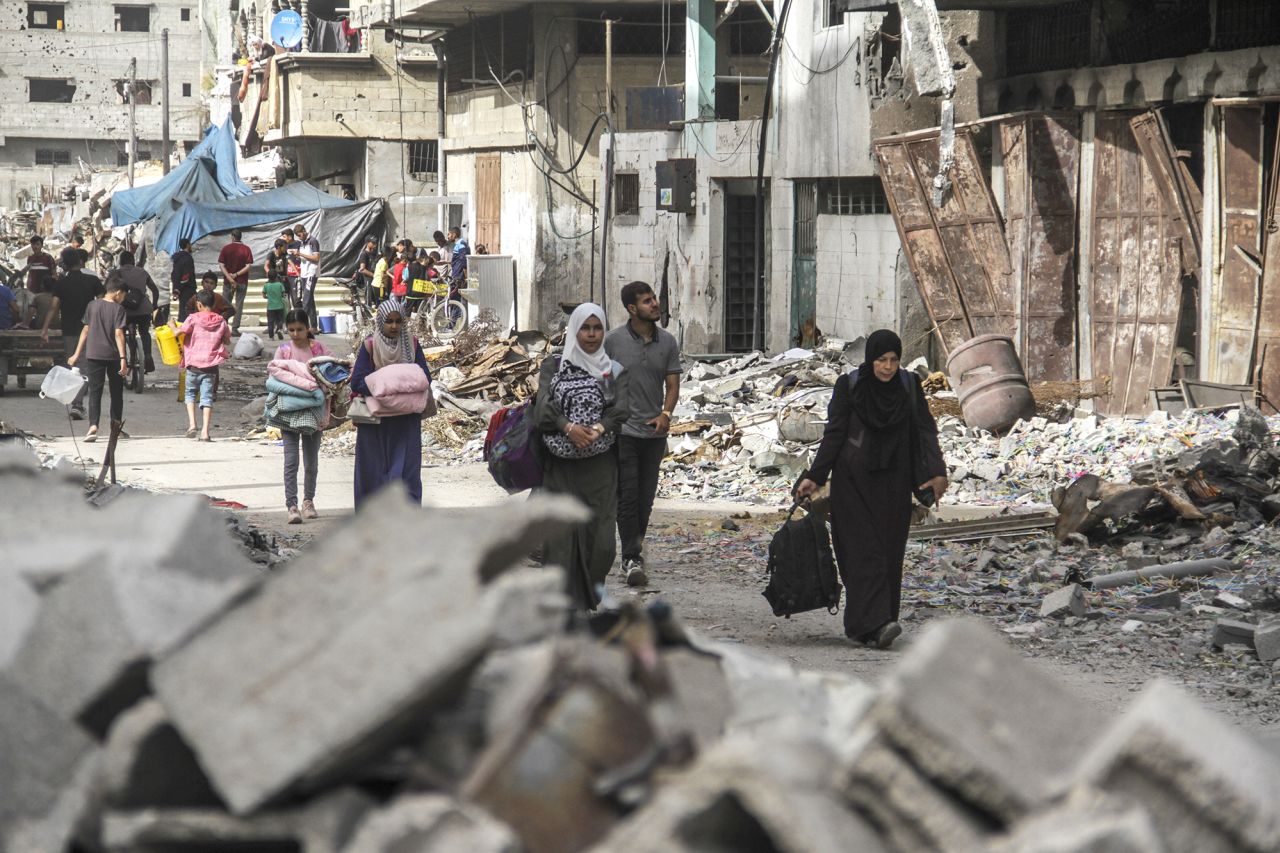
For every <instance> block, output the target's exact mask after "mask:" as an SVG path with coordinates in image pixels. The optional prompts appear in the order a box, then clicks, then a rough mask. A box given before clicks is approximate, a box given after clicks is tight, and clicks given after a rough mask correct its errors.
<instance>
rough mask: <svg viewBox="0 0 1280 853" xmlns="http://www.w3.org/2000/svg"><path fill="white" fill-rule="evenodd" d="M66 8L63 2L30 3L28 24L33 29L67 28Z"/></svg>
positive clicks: (28, 6)
mask: <svg viewBox="0 0 1280 853" xmlns="http://www.w3.org/2000/svg"><path fill="white" fill-rule="evenodd" d="M66 10H67V7H66V5H65V4H63V3H28V4H27V26H28V27H30V28H31V29H33V30H61V29H65V28H66Z"/></svg>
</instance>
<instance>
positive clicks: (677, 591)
mask: <svg viewBox="0 0 1280 853" xmlns="http://www.w3.org/2000/svg"><path fill="white" fill-rule="evenodd" d="M263 364H264V363H263V362H261V361H260V360H259V361H257V362H250V363H247V364H232V365H228V366H227V367H225V368H224V378H223V383H222V392H221V398H220V400H219V402H218V405H217V406H216V407H215V417H214V438H215V440H214V441H213V442H212V443H208V444H205V443H198V442H195V441H192V440H190V439H186V438H183V437H182V432H183V430H184V429H185V426H186V415H185V411H184V409H183V407H182V406H181V405H180V404H179V403H178V402H177V400H176V389H177V372H176V370H174V369H173V368H164V367H162V368H161V369H160V370H159V371H158V372H157V373H156V374H153V375H152V377H150V379H151V387H150V388H149V389H148V390H147V391H146V392H145V393H143V394H142V395H136V394H133V393H128V392H127V400H126V410H125V419H126V429H127V430H128V431H129V433H130V434H131V438H129V439H128V440H126V441H123V442H122V443H121V445H120V448H119V451H118V457H117V461H118V470H119V473H120V476H121V478H122V479H123V480H125V481H127V482H129V483H131V484H134V485H139V486H144V487H147V488H151V489H155V490H158V491H169V492H188V493H198V494H204V495H208V496H210V497H213V498H220V499H223V500H227V501H233V502H236V503H238V504H243V505H244V507H245V508H244V509H243V510H240V512H242V514H243V515H244V516H245V517H246V518H247V520H249V521H250V522H251V523H253V524H255V525H257V526H259V527H262V528H266V529H269V530H271V531H272V532H274V533H276V534H277V535H278V536H280V537H282V540H283V542H284V543H285V544H287V545H289V546H291V547H295V548H299V549H301V548H305V547H306V546H307V544H308V543H309V542H310V541H311V540H312V539H313V538H315V537H316V536H318V535H321V534H323V532H324V531H325V529H326V528H327V527H329V526H331V525H332V524H333V523H334V522H335V520H337V519H340V518H343V517H345V516H347V515H349V514H350V512H351V511H352V489H351V480H352V462H351V459H350V458H348V457H333V456H327V455H322V457H321V466H320V478H319V490H318V494H317V500H316V503H317V506H318V507H319V509H320V511H321V513H322V515H323V517H322V518H321V519H320V520H319V521H317V522H309V523H307V524H305V525H302V526H287V525H285V524H284V520H285V511H284V507H283V495H282V487H281V484H280V472H281V468H282V451H281V448H280V446H279V445H278V444H276V443H272V442H269V441H260V440H246V439H244V438H243V436H245V435H246V434H247V433H248V431H249V429H250V426H251V422H250V421H248V420H247V419H245V418H244V417H242V415H241V413H240V409H241V407H242V406H243V405H244V404H245V403H247V402H248V401H249V400H250V399H252V397H253V396H255V395H256V394H258V393H259V389H260V388H261V381H262V380H261V376H262V371H263ZM33 379H34V377H33ZM34 384H38V383H33V385H34ZM0 420H2V421H4V422H5V423H6V424H7V425H9V426H10V427H18V428H20V429H22V430H25V431H27V432H29V433H33V434H34V435H35V436H36V437H37V438H38V439H39V441H40V443H41V444H42V446H43V447H44V449H46V450H48V451H51V452H54V453H57V454H61V455H64V456H67V457H69V458H73V459H77V458H78V459H81V460H82V461H83V462H84V464H85V465H86V466H87V467H89V468H92V469H93V470H96V463H97V462H98V461H99V460H100V459H101V455H102V453H103V451H104V450H105V446H104V443H102V442H99V443H95V444H88V445H86V444H84V443H83V442H82V441H78V438H79V437H80V436H83V434H84V424H83V423H76V424H74V427H75V436H76V439H73V438H72V436H71V431H70V425H69V424H68V422H67V419H66V414H65V410H64V409H63V407H62V406H60V405H57V404H56V403H53V402H52V401H44V400H40V399H38V397H37V396H36V394H35V393H34V392H33V391H30V390H28V391H18V390H17V389H16V388H15V387H14V385H13V383H12V381H11V382H10V385H9V389H8V394H7V395H6V396H5V397H3V398H0ZM423 481H424V486H425V492H426V495H425V501H424V502H425V503H426V504H427V505H429V506H431V505H436V506H451V507H458V506H487V505H494V504H498V503H501V502H502V501H503V500H506V499H507V498H506V495H505V494H504V493H503V492H502V491H501V490H500V489H498V488H497V487H496V486H494V484H493V483H492V481H491V480H490V479H489V477H488V476H487V473H486V472H485V471H484V469H483V467H482V466H480V465H443V466H435V467H428V468H426V469H425V470H424V471H423ZM747 514H749V516H750V517H744V516H746V515H747ZM730 516H738V517H737V518H735V519H734V524H735V525H736V526H737V527H738V528H739V529H738V530H726V529H722V523H723V522H724V520H725V519H726V518H729V517H730ZM780 518H781V514H780V512H779V511H778V510H777V509H775V508H768V507H759V506H750V505H744V504H734V503H727V502H725V503H714V502H713V503H708V502H705V501H697V502H694V501H681V500H665V501H661V502H660V503H659V505H658V507H657V509H656V513H655V518H654V523H653V528H652V531H651V536H650V543H649V547H648V557H649V568H650V577H651V581H650V585H649V587H648V588H647V589H644V590H640V591H633V590H628V589H627V588H626V587H625V585H622V584H621V583H619V580H618V578H617V576H616V573H615V575H614V576H612V577H611V580H610V586H611V589H612V591H613V592H614V594H615V595H631V594H639V595H641V596H643V597H645V598H650V597H652V596H662V597H663V598H665V599H667V600H668V601H670V602H671V603H672V605H673V606H674V607H675V610H676V612H677V613H678V614H679V616H680V617H681V618H682V619H683V620H684V621H685V623H686V624H688V625H689V626H691V627H693V628H696V629H698V630H699V631H701V632H703V633H704V634H706V635H709V636H711V637H715V638H717V639H720V640H725V641H729V642H740V643H744V644H746V645H747V646H750V647H752V648H757V649H760V650H763V651H767V652H769V653H772V654H774V655H777V656H780V657H783V658H786V659H788V660H790V661H792V662H793V663H794V664H796V665H797V666H800V667H804V668H810V669H823V670H837V671H842V672H848V673H853V674H856V675H858V676H860V677H863V678H866V679H868V680H871V681H875V680H877V679H878V678H880V677H881V676H882V675H883V673H884V672H885V671H886V670H887V669H888V668H889V667H890V666H891V665H892V664H893V663H894V661H896V660H897V659H898V658H899V657H900V656H901V654H902V652H903V650H904V649H907V648H909V647H910V645H911V641H912V637H913V636H914V635H916V634H918V632H919V630H920V628H921V627H922V626H923V624H924V623H925V622H927V621H928V620H930V619H934V618H938V617H940V616H944V615H955V614H956V613H958V612H961V610H963V609H964V608H963V607H959V606H953V607H944V608H936V607H932V606H929V604H930V602H929V600H928V597H927V596H923V595H915V594H913V593H912V591H911V590H910V589H909V590H908V591H907V592H906V593H905V594H904V616H903V627H904V629H905V631H906V633H905V635H904V637H903V639H902V640H901V641H900V642H899V644H898V645H897V646H895V648H894V649H893V650H892V651H887V652H886V651H879V650H874V649H868V648H865V647H862V646H860V645H856V644H853V643H851V642H849V641H848V640H846V639H844V637H843V635H842V632H841V628H840V617H839V616H838V615H829V614H826V613H807V614H802V615H800V616H797V617H795V618H793V619H780V618H775V617H774V616H773V615H772V613H771V612H770V610H769V607H768V605H767V603H766V602H765V600H764V599H763V598H762V597H761V594H760V593H761V590H762V589H763V585H764V580H763V575H764V566H765V553H766V550H767V545H768V541H769V537H770V535H771V534H772V532H773V530H774V529H775V528H776V526H777V524H778V522H779V520H780ZM730 526H733V525H730ZM1015 642H1016V643H1017V645H1018V647H1019V648H1020V649H1021V650H1023V651H1024V653H1026V654H1027V655H1028V657H1029V658H1031V659H1032V660H1033V661H1034V663H1035V665H1036V666H1038V667H1041V668H1042V669H1043V670H1045V671H1046V672H1048V673H1049V674H1050V675H1052V676H1053V677H1054V678H1056V679H1058V680H1060V681H1061V682H1063V683H1064V684H1065V685H1067V686H1068V688H1069V689H1070V690H1071V691H1072V692H1073V693H1074V694H1076V695H1078V696H1080V697H1082V698H1084V699H1085V700H1087V701H1088V702H1090V703H1091V704H1093V705H1095V706H1097V707H1098V708H1100V709H1102V710H1105V711H1108V712H1114V711H1115V710H1117V709H1119V708H1121V707H1123V706H1124V705H1125V704H1126V703H1128V702H1129V701H1130V698H1131V697H1132V695H1133V693H1134V692H1135V691H1136V690H1138V689H1139V688H1140V687H1141V685H1142V684H1143V683H1145V682H1146V681H1147V680H1149V679H1150V678H1152V677H1154V676H1155V675H1158V674H1162V672H1163V674H1166V675H1170V676H1171V677H1173V678H1175V680H1183V681H1188V679H1186V678H1179V672H1178V671H1177V670H1176V668H1170V669H1169V670H1161V669H1159V668H1158V666H1157V667H1153V665H1152V664H1151V663H1150V661H1149V660H1146V659H1143V658H1140V657H1138V656H1132V655H1125V654H1123V653H1118V652H1117V651H1116V650H1115V649H1109V648H1107V647H1106V646H1105V645H1104V644H1100V643H1090V644H1087V645H1086V644H1081V645H1079V646H1075V645H1065V646H1064V645H1062V644H1060V643H1059V644H1054V643H1051V642H1042V641H1040V640H1038V639H1037V638H1034V637H1032V638H1020V639H1018V640H1016V641H1015ZM1077 648H1079V649H1083V650H1084V651H1081V652H1080V653H1076V651H1075V650H1076V649H1077ZM1188 686H1189V687H1190V688H1191V689H1193V690H1195V691H1196V692H1197V693H1198V694H1199V695H1200V696H1201V697H1202V698H1203V699H1204V700H1206V701H1208V702H1209V703H1210V704H1212V705H1214V706H1215V707H1218V708H1219V709H1220V710H1223V711H1227V712H1229V713H1230V714H1231V716H1232V717H1233V719H1236V720H1238V721H1239V722H1240V723H1241V724H1242V725H1244V726H1246V727H1248V728H1251V729H1254V730H1257V731H1259V732H1263V733H1265V734H1267V736H1268V738H1269V739H1270V738H1272V737H1274V736H1276V735H1280V723H1278V722H1277V721H1276V720H1275V719H1273V718H1272V717H1271V716H1270V714H1269V712H1266V711H1258V712H1255V711H1254V710H1252V709H1251V708H1250V707H1249V706H1246V705H1244V704H1242V703H1240V702H1237V701H1233V699H1232V698H1231V697H1229V696H1224V695H1221V691H1220V690H1217V689H1215V687H1214V685H1212V684H1207V683H1195V682H1194V681H1193V680H1192V681H1191V683H1189V684H1188Z"/></svg>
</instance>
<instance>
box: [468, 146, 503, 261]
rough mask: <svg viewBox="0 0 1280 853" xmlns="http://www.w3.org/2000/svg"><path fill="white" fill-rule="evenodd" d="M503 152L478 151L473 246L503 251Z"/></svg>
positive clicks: (491, 252)
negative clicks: (486, 152)
mask: <svg viewBox="0 0 1280 853" xmlns="http://www.w3.org/2000/svg"><path fill="white" fill-rule="evenodd" d="M501 222H502V155H501V154H477V155H476V236H475V243H474V244H473V245H474V246H484V247H485V250H486V251H487V252H488V253H489V254H491V255H496V254H499V253H501V252H502V241H501V233H502V229H501Z"/></svg>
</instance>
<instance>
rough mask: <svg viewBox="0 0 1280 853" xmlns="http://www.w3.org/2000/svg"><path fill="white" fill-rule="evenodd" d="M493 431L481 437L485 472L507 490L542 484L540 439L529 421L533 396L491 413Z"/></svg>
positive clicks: (529, 487)
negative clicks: (486, 436) (482, 439)
mask: <svg viewBox="0 0 1280 853" xmlns="http://www.w3.org/2000/svg"><path fill="white" fill-rule="evenodd" d="M492 421H493V422H494V425H493V432H492V435H491V436H490V437H488V438H487V439H486V441H485V456H484V458H485V461H486V462H488V463H489V476H491V477H493V481H494V482H495V483H497V484H498V485H499V486H502V488H504V489H506V490H507V492H508V493H509V494H513V495H514V494H515V493H516V492H523V491H525V490H526V489H536V488H538V487H539V486H541V485H542V456H541V453H540V448H539V445H540V444H541V443H542V442H541V440H540V436H539V435H538V430H537V429H536V428H534V424H533V400H532V399H530V400H526V401H525V402H523V403H521V404H519V405H516V406H508V407H507V408H505V409H502V410H499V411H498V412H497V413H495V414H494V416H493V419H492Z"/></svg>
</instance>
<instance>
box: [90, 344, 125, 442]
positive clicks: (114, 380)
mask: <svg viewBox="0 0 1280 853" xmlns="http://www.w3.org/2000/svg"><path fill="white" fill-rule="evenodd" d="M85 370H86V374H85V375H86V376H88V377H89V426H95V427H96V426H97V425H98V420H99V419H100V418H101V417H102V386H103V384H104V383H105V384H106V385H107V386H108V387H109V388H110V389H111V420H112V421H122V420H124V377H123V376H121V375H120V362H119V361H115V360H113V361H99V360H98V359H96V358H90V359H86V360H85Z"/></svg>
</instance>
